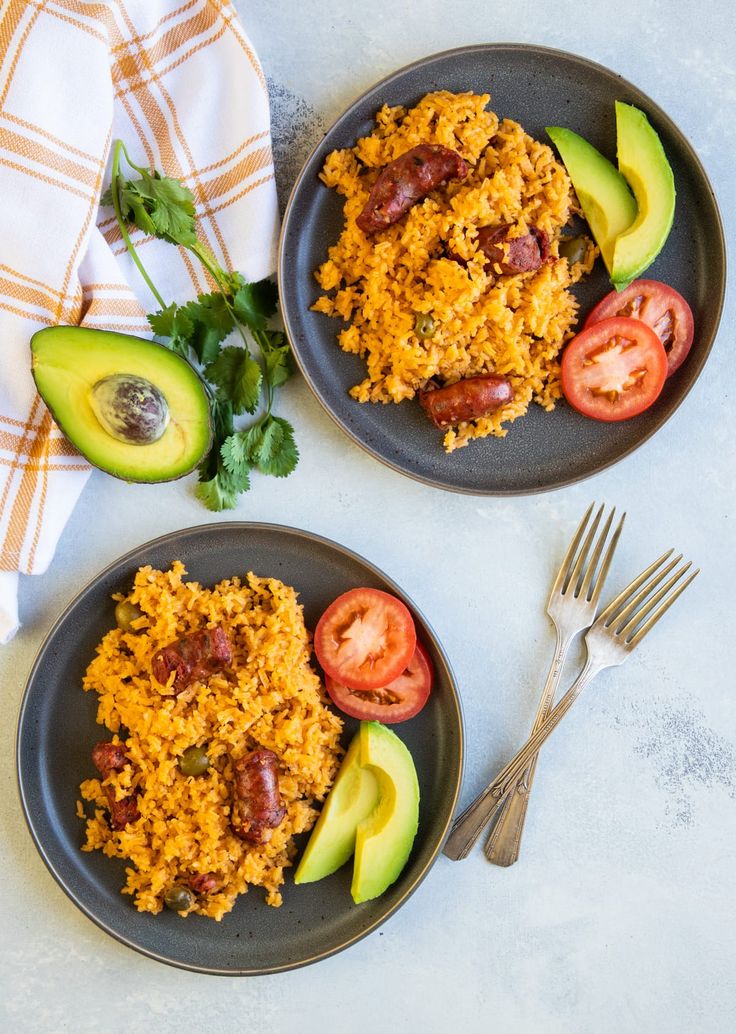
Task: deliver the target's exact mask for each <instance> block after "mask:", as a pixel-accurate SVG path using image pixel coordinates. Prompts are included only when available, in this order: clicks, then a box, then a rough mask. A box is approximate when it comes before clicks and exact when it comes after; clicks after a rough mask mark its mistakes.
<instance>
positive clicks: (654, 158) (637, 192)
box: [611, 101, 675, 291]
mask: <svg viewBox="0 0 736 1034" xmlns="http://www.w3.org/2000/svg"><path fill="white" fill-rule="evenodd" d="M616 152H617V155H618V167H619V171H620V172H622V173H623V175H624V176H625V177H626V179H627V180H628V182H629V184H630V185H631V189H632V190H633V191H634V196H635V197H636V202H637V205H638V209H639V211H638V215H637V217H636V219H635V221H634V222H633V223H632V225H631V226H630V227H629V228H628V229H627V230H626V231H625V232H624V233H621V234H620V235H619V237H618V238H617V239H616V245H615V248H614V251H613V268H612V269H611V280H612V281H613V286H614V287H615V288H616V290H617V291H623V289H624V288H625V287H628V286H629V284H630V283H631V281H632V280H636V278H637V277H638V276H639V275H640V274H641V273H643V272H644V270H645V269H646V268H647V267H648V266H650V265H651V264H652V262H653V261H654V260H655V258H656V257H657V255H658V254H659V253H660V251H661V250H662V248H663V247H664V243H665V241H666V240H667V237H668V236H669V232H670V230H671V229H672V222H673V220H674V217H675V177H674V175H673V172H672V167H671V166H670V163H669V162H668V161H667V156H666V154H665V153H664V148H663V147H662V142H661V141H660V139H659V137H658V136H657V133H656V132H655V130H654V129H653V128H652V126H651V125H650V123H649V120H648V119H647V117H646V115H645V114H644V112H643V111H639V109H638V108H635V107H634V106H633V105H631V104H624V103H623V102H622V101H616Z"/></svg>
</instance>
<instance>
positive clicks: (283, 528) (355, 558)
mask: <svg viewBox="0 0 736 1034" xmlns="http://www.w3.org/2000/svg"><path fill="white" fill-rule="evenodd" d="M222 528H226V529H229V530H233V531H239V532H242V533H244V534H247V533H248V532H253V531H259V532H264V531H265V532H272V533H275V534H277V535H278V534H283V535H288V536H292V537H294V538H297V539H302V540H304V541H305V542H312V543H315V544H319V545H321V546H324V547H327V548H328V549H330V550H332V551H334V552H335V553H337V554H340V555H342V556H344V557H345V558H347V559H348V560H350V561H352V562H354V563H356V564H358V565H360V566H361V567H363V568H365V569H366V570H367V571H368V572H370V573H371V574H372V575H374V576H375V577H376V578H378V579H381V580H382V581H383V582H385V584H386V585H387V586H389V587H390V589H391V591H392V592H394V593H395V594H396V595H397V596H398V597H399V598H400V599H402V600H403V601H404V602H405V603H406V604H407V606H408V607H409V608H410V609H411V610H412V612H413V613H414V614H415V615H416V616H417V618H418V619H419V621H420V622H421V624H422V627H423V632H426V634H427V636H428V638H429V639H430V640H431V643H432V646H433V647H434V649H435V650H436V652H437V654H438V655H439V657H440V658H441V660H442V663H443V665H444V668H445V674H446V676H447V682H448V685H449V688H450V691H451V696H450V703H451V706H450V708H449V710H448V712H447V721H448V722H450V723H452V724H453V726H454V731H455V733H456V736H457V756H456V757H455V758H454V759H450V760H451V761H454V763H455V765H456V771H457V776H456V780H455V786H454V788H453V792H452V797H451V801H450V804H449V806H448V807H447V808H446V814H445V815H444V818H443V821H442V828H441V830H440V831H439V832H438V833H437V834H436V835H435V837H434V841H435V842H434V844H433V847H432V851H431V854H430V855H429V857H428V858H427V860H426V862H425V864H424V865H423V867H422V868H421V870H420V871H419V872H418V873H417V874H416V876H415V878H414V879H413V880H412V882H411V883H410V884H409V885H408V886H407V887H406V889H405V890H404V892H403V894H402V895H401V897H400V898H399V899H398V900H397V901H396V902H395V903H394V904H393V905H392V906H390V907H387V908H386V909H385V910H383V911H381V912H380V913H379V914H378V916H377V917H376V918H375V919H374V920H373V921H371V922H368V923H367V924H366V925H365V927H364V928H362V929H361V930H359V931H358V932H357V933H356V934H355V935H353V936H351V937H349V938H347V939H345V940H344V941H341V942H340V943H336V944H334V945H332V946H331V947H330V948H329V949H327V950H324V951H321V952H319V953H317V954H311V955H310V954H308V953H307V954H305V956H304V957H303V958H301V959H299V960H298V961H296V962H289V963H287V964H284V965H278V966H272V967H269V968H254V969H242V968H237V969H235V968H233V969H228V968H222V969H220V968H214V967H204V966H201V965H198V964H197V963H196V962H195V961H193V962H191V963H186V962H182V961H181V960H180V959H174V958H169V957H167V956H166V955H165V954H163V953H161V952H156V951H154V950H151V949H150V948H148V947H146V946H145V945H143V944H141V943H139V942H138V941H136V940H134V939H132V938H129V937H126V936H125V935H124V934H123V933H121V932H120V931H119V930H118V929H116V927H115V924H114V923H109V922H106V921H105V919H104V918H103V917H102V916H100V915H99V914H98V913H97V912H95V911H94V910H93V909H91V908H90V907H89V906H88V905H87V903H86V902H85V901H84V900H83V899H82V898H80V897H79V896H78V895H76V894H75V893H74V892H73V891H72V890H71V888H70V887H69V886H68V885H67V883H66V881H65V880H64V878H63V876H62V875H61V874H60V873H59V872H58V871H57V868H56V867H55V865H54V861H53V859H52V857H51V853H50V852H49V851H48V850H47V846H46V844H45V842H44V839H43V837H42V836H41V835H40V833H39V831H38V829H37V827H36V824H35V822H34V816H33V813H32V810H31V808H30V807H29V802H28V799H27V794H26V785H25V774H24V763H23V748H24V746H25V745H26V743H27V740H28V737H29V736H30V735H31V733H30V732H29V731H26V728H25V724H24V719H25V716H26V711H27V710H28V707H29V702H30V699H31V695H32V693H33V686H34V679H35V676H36V672H37V671H38V669H39V667H40V665H41V663H42V661H43V659H44V656H45V654H46V652H47V650H48V649H49V647H50V645H51V644H52V642H53V640H54V637H55V636H56V635H57V634H58V633H59V631H60V630H61V629H63V627H64V624H65V622H66V621H67V619H68V617H69V614H70V612H71V611H72V610H73V608H74V606H75V604H76V603H77V602H78V601H79V600H80V599H82V598H83V597H84V596H85V595H86V594H87V593H88V592H90V591H91V590H93V589H94V588H95V587H96V586H97V584H98V583H99V582H100V581H101V580H103V579H104V578H106V577H107V576H108V575H110V574H113V573H114V572H115V571H116V570H117V569H118V568H120V567H124V566H125V565H126V564H129V563H130V562H131V561H132V560H134V559H136V558H140V557H141V555H142V554H144V553H146V552H148V551H149V550H151V549H154V548H156V547H158V546H163V545H170V544H172V543H174V542H176V540H177V539H179V538H184V537H188V536H191V535H200V534H201V535H212V534H215V535H216V534H217V533H218V531H219V530H220V529H222ZM15 756H16V778H17V788H18V793H19V796H20V803H21V807H22V810H23V815H24V818H25V821H26V824H27V826H28V830H29V832H30V835H31V838H32V839H33V842H34V845H35V847H36V849H37V851H38V853H39V855H40V856H41V859H42V861H43V862H44V864H45V865H46V868H47V869H48V870H49V872H50V873H51V875H52V876H53V878H54V880H55V881H56V882H57V884H58V885H59V886H60V887H61V889H62V890H63V891H64V893H65V894H66V895H67V897H69V898H70V900H71V901H72V902H73V903H74V904H75V905H76V906H77V908H79V909H80V911H81V912H83V913H84V915H86V916H87V918H88V919H91V920H92V922H93V923H95V925H96V926H98V927H99V928H100V929H101V930H103V931H104V932H105V933H107V934H109V935H110V936H111V937H113V938H114V939H115V940H116V941H119V942H120V943H121V944H124V945H125V946H126V947H128V948H132V949H133V950H134V951H136V952H138V953H139V954H141V955H145V956H147V957H148V958H151V959H154V960H155V961H157V962H162V963H165V964H167V965H170V966H174V967H175V968H177V969H184V970H187V971H191V972H196V973H207V974H211V975H213V976H230V977H232V976H262V975H265V974H272V973H281V972H287V971H290V970H293V969H299V968H301V967H302V966H307V965H311V964H312V963H315V962H319V961H321V960H322V959H325V958H329V957H330V956H332V955H335V954H337V953H338V952H341V951H343V950H345V949H346V948H349V947H350V946H351V945H353V944H356V943H357V942H358V941H360V940H362V939H363V938H364V937H366V936H368V934H370V933H372V932H373V931H374V930H376V929H378V927H379V926H382V925H383V923H384V922H386V920H387V919H389V918H390V917H391V916H392V915H393V914H394V913H395V912H397V911H398V909H400V908H401V907H402V906H403V905H404V904H405V902H406V901H407V900H408V899H409V897H410V896H411V895H412V894H413V893H414V891H415V890H416V889H417V887H418V886H419V884H420V883H422V881H423V880H424V879H425V877H426V876H427V873H428V872H429V870H430V869H431V867H432V866H433V864H434V862H435V861H436V860H437V856H438V854H439V852H440V848H441V846H442V843H443V842H444V839H445V836H446V834H447V831H448V829H449V827H450V823H451V821H452V817H453V814H454V811H455V806H456V804H457V799H458V796H459V793H460V786H461V782H462V774H463V758H464V719H463V711H462V703H461V700H460V696H459V693H458V690H457V683H456V680H455V675H454V673H453V670H452V667H451V665H450V661H449V659H448V657H447V654H446V653H445V650H444V648H443V647H442V644H441V643H440V640H439V639H438V637H437V634H436V633H435V631H434V629H433V628H432V626H431V625H430V623H429V622H428V621H427V619H426V617H425V616H424V614H423V613H422V611H421V610H420V609H419V607H417V606H416V604H415V603H414V601H413V600H412V599H411V597H410V596H408V595H407V593H406V592H405V591H404V590H403V589H402V588H401V587H400V586H399V585H398V584H397V583H396V582H395V581H394V580H393V579H392V578H390V577H389V576H388V575H387V574H386V573H385V572H384V571H383V570H381V568H379V567H377V566H376V565H375V564H373V563H371V561H369V560H367V559H366V558H365V557H363V556H361V554H359V553H356V552H355V551H354V550H351V549H348V548H347V546H343V545H341V544H340V543H337V542H335V541H333V540H332V539H329V538H326V537H324V536H321V535H317V534H315V533H313V532H310V531H305V530H304V529H301V528H294V527H290V526H288V525H281V524H270V523H266V522H259V521H224V522H221V523H219V524H199V525H194V526H192V527H188V528H181V529H180V530H178V531H174V532H170V533H168V534H165V535H160V536H158V537H157V538H155V539H150V540H149V541H148V542H145V543H143V544H142V545H140V546H137V547H135V548H134V549H131V550H129V551H128V552H126V553H124V554H123V555H122V556H120V557H118V558H117V559H116V560H114V561H112V563H110V564H108V565H107V566H106V567H105V568H104V569H103V570H101V571H100V572H99V573H98V574H97V575H95V577H94V578H92V579H91V580H90V581H89V582H87V584H86V585H85V586H84V587H83V588H82V589H80V590H79V592H78V593H76V594H75V596H74V597H73V598H72V599H71V600H70V601H69V603H68V604H67V606H66V607H65V608H64V610H63V611H62V613H61V614H60V616H59V617H58V618H57V620H56V621H55V622H54V624H53V625H52V627H51V629H50V630H49V632H48V634H47V635H46V637H45V639H44V641H43V643H42V644H41V646H40V647H39V650H38V653H37V654H36V657H35V659H34V662H33V665H32V667H31V670H30V673H29V675H28V679H27V682H26V688H25V691H24V693H23V698H22V700H21V705H20V711H19V715H18V724H17V729H16V745H15ZM84 857H85V856H83V855H82V853H81V852H80V858H79V862H80V865H83V863H84ZM263 907H264V908H265V907H266V906H265V905H264V906H263Z"/></svg>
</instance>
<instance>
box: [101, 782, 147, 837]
mask: <svg viewBox="0 0 736 1034" xmlns="http://www.w3.org/2000/svg"><path fill="white" fill-rule="evenodd" d="M105 793H106V794H107V806H108V808H109V809H110V826H111V827H112V829H114V830H115V831H116V832H120V830H121V829H125V827H126V826H127V825H129V824H130V823H131V822H135V821H136V820H137V819H139V818H140V817H141V813H140V810H139V808H138V798H137V796H136V795H135V794H130V795H129V796H127V797H123V798H122V799H121V800H119V801H117V800H115V788H114V787H112V786H106V787H105Z"/></svg>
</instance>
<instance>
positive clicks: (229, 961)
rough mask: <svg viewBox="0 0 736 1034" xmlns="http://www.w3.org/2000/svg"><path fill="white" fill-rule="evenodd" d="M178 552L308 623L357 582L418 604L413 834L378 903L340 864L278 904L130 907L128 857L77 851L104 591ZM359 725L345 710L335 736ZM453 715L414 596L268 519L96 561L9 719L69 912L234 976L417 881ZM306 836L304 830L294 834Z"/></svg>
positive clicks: (352, 936) (453, 730)
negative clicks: (250, 583) (295, 601)
mask: <svg viewBox="0 0 736 1034" xmlns="http://www.w3.org/2000/svg"><path fill="white" fill-rule="evenodd" d="M175 559H180V560H182V561H183V562H184V564H185V565H186V568H187V571H188V572H189V575H190V577H191V578H193V579H196V580H197V581H200V582H202V583H203V584H205V585H213V584H215V583H216V582H218V581H220V580H221V579H223V578H226V577H231V576H233V575H235V574H245V573H246V572H247V571H249V570H252V571H254V572H256V573H257V574H260V575H273V576H274V577H277V578H280V579H281V580H282V581H284V582H286V583H288V584H290V585H293V586H294V587H295V588H296V589H297V591H298V593H299V597H300V601H301V602H302V603H303V605H304V617H305V620H306V623H307V626H308V627H310V628H314V626H315V624H316V622H317V620H318V618H319V616H320V614H321V613H322V611H323V610H324V609H325V607H326V606H327V605H328V604H329V603H330V602H331V601H332V600H333V599H334V598H335V597H336V596H338V595H339V594H340V593H341V592H345V591H346V590H347V589H350V588H354V587H356V586H359V585H368V586H375V587H377V588H380V589H385V590H386V591H388V592H392V593H395V594H396V595H397V596H399V597H400V598H401V599H403V600H404V602H405V603H406V604H407V605H408V606H409V607H410V609H411V610H412V612H413V613H414V616H415V619H416V623H417V631H418V633H419V635H420V637H421V638H422V640H423V642H424V643H425V644H426V645H427V648H428V649H429V652H430V654H431V656H432V660H433V662H434V666H435V672H436V682H435V687H434V690H433V692H432V695H431V697H430V701H429V703H428V704H427V706H426V707H425V708H424V710H423V711H421V712H420V714H419V715H417V717H416V718H414V719H412V720H411V721H409V722H405V723H403V724H401V725H397V726H396V731H397V733H398V734H399V735H400V736H401V738H402V739H403V740H404V741H405V743H406V744H407V745H408V747H409V749H410V750H411V752H412V754H413V756H414V759H415V762H416V767H417V773H418V776H419V785H420V793H421V804H420V815H419V832H418V835H417V839H416V841H415V843H414V848H413V850H412V853H411V857H410V858H409V861H408V863H407V866H406V868H405V869H404V871H403V873H402V874H401V876H400V877H399V880H398V881H397V882H396V883H395V884H394V885H393V886H392V887H390V888H389V889H388V890H387V891H386V893H385V894H384V895H383V896H382V897H380V898H377V899H376V900H375V901H372V902H366V903H365V904H362V905H359V906H356V905H354V904H353V902H352V899H351V897H350V880H351V875H352V868H351V866H350V865H349V864H348V865H346V866H344V867H343V869H341V870H340V871H339V872H337V873H335V875H334V876H331V877H329V878H328V879H325V880H322V881H321V882H319V883H314V884H310V885H305V886H301V887H296V886H294V884H293V882H292V876H291V873H292V872H293V870H290V871H288V873H287V881H286V885H285V887H284V904H283V905H282V906H281V908H278V909H274V908H269V907H268V906H267V905H266V904H265V902H264V895H263V892H262V891H261V890H259V889H258V888H255V887H254V888H251V890H250V891H249V892H248V893H247V894H245V895H243V896H241V897H240V898H239V899H238V901H237V903H236V905H235V908H234V910H233V911H232V912H231V913H230V914H228V915H226V916H225V917H224V919H223V920H222V922H220V923H216V922H214V920H211V919H206V918H204V917H201V916H189V917H187V918H186V919H182V918H181V917H180V916H178V915H175V914H174V913H173V912H167V911H166V910H164V912H162V913H161V914H160V915H158V916H153V915H150V914H148V913H140V912H137V911H136V910H135V908H134V906H133V904H132V902H131V899H130V898H129V897H128V896H123V895H121V893H120V888H121V886H122V885H123V882H124V877H123V872H124V863H123V862H121V861H118V860H111V859H109V858H106V857H104V856H103V855H102V854H101V852H99V851H95V852H92V853H89V854H87V853H82V852H81V851H80V845H81V843H82V842H83V839H84V838H83V822H82V821H81V820H80V819H78V818H77V817H76V814H75V802H76V800H77V798H78V796H79V783H80V781H81V780H82V779H85V778H89V776H90V775H91V774H93V773H91V772H90V750H91V748H92V746H93V744H94V743H96V742H97V741H98V740H99V738H100V726H98V725H97V724H96V723H95V713H96V695H95V694H93V693H84V692H83V691H82V689H81V681H82V676H83V674H84V671H85V668H86V666H87V664H88V663H89V661H90V659H91V658H92V656H93V654H94V649H95V646H96V645H97V643H98V642H99V640H100V639H101V638H102V635H103V634H104V633H105V632H106V631H107V629H109V628H110V627H111V626H112V625H113V624H114V615H113V610H114V603H113V602H112V600H111V598H110V597H111V594H112V593H114V592H119V591H126V590H127V589H128V588H129V586H130V585H131V582H132V580H133V576H134V574H135V571H136V570H137V569H138V568H139V567H140V566H141V565H142V564H152V565H153V566H154V567H161V568H166V567H168V566H169V565H170V564H171V562H172V561H173V560H175ZM355 728H357V723H355V722H353V721H352V719H347V721H346V728H345V741H346V742H348V741H349V739H350V737H351V735H352V732H353V731H354V730H355ZM462 741H463V733H462V715H461V710H460V702H459V699H458V695H457V691H456V689H455V685H454V682H453V676H452V672H451V670H450V666H449V664H448V662H447V658H446V657H445V655H444V653H443V651H442V647H441V646H440V644H439V643H438V641H437V639H436V637H435V635H434V633H433V632H432V629H431V628H430V627H429V626H428V625H427V623H426V621H424V619H423V618H422V615H421V613H420V612H419V611H418V610H417V608H416V607H415V606H414V604H413V603H412V601H411V600H409V599H408V598H407V596H406V595H405V594H404V593H403V592H402V591H401V589H400V588H399V587H398V586H397V585H396V584H395V583H394V582H392V581H391V580H390V579H389V578H387V577H386V575H384V574H382V573H381V571H379V570H378V568H376V567H374V566H373V565H372V564H369V563H368V562H367V561H366V560H363V559H362V558H361V557H359V556H357V555H356V554H355V553H351V552H350V551H349V550H347V549H344V548H343V547H342V546H338V545H336V544H335V543H333V542H329V541H328V540H326V539H323V538H319V537H318V536H316V535H310V534H308V533H307V532H303V531H296V530H294V529H292V528H283V527H279V526H276V525H268V524H213V525H203V526H201V527H197V528H189V529H187V530H184V531H179V532H176V533H174V534H172V535H167V536H164V537H163V538H160V539H156V540H155V541H153V542H149V543H147V544H146V545H144V546H141V547H140V548H139V549H136V550H134V551H133V552H132V553H128V554H127V555H126V556H124V557H122V558H121V559H120V560H118V561H116V562H115V563H114V564H112V565H111V566H110V567H108V568H107V569H106V570H105V571H103V572H102V573H101V574H100V575H99V576H98V577H97V578H95V580H94V581H93V582H91V583H90V584H89V585H88V586H87V587H86V588H85V589H83V590H82V592H81V593H80V594H79V595H78V596H77V597H76V599H75V600H73V602H72V603H71V604H70V605H69V606H68V607H67V609H66V610H65V611H64V613H63V614H62V616H61V617H60V618H59V620H58V621H57V622H56V624H55V625H54V627H53V628H52V630H51V632H50V633H49V635H48V637H47V639H46V641H45V643H44V644H43V646H42V647H41V651H40V653H39V656H38V658H37V660H36V663H35V664H34V666H33V670H32V671H31V674H30V677H29V680H28V686H27V688H26V693H25V696H24V699H23V703H22V706H21V712H20V720H19V725H18V740H17V764H18V780H19V786H20V794H21V801H22V804H23V809H24V811H25V816H26V820H27V822H28V826H29V828H30V831H31V834H32V836H33V839H34V840H35V842H36V846H37V848H38V850H39V852H40V854H41V856H42V858H43V860H44V862H45V863H46V865H47V866H48V868H49V869H50V871H51V873H52V875H53V876H54V878H55V879H56V881H57V882H58V883H59V884H60V885H61V887H62V888H63V889H64V890H65V891H66V893H67V894H68V895H69V897H70V898H71V899H72V901H74V903H75V904H76V905H78V906H79V908H80V909H81V910H82V911H83V912H84V913H86V915H88V916H89V918H90V919H92V920H94V922H95V923H97V925H98V926H100V927H102V929H103V930H106V931H107V933H109V934H111V935H112V936H113V937H116V938H117V939H118V940H119V941H122V943H123V944H127V945H128V946H129V947H131V948H135V949H136V950H137V951H140V952H142V953H143V954H144V955H149V956H150V957H151V958H154V959H158V960H159V961H161V962H168V963H171V964H172V965H175V966H180V967H182V968H184V969H192V970H197V971H199V972H203V973H215V974H225V975H231V976H237V975H251V974H257V973H273V972H278V971H280V970H285V969H293V968H295V967H297V966H302V965H305V964H307V963H309V962H316V961H317V960H318V959H322V958H325V957H326V956H327V955H331V954H333V953H334V952H337V951H340V950H341V949H343V948H346V947H348V946H349V945H350V944H353V943H354V942H355V941H357V940H359V939H360V938H361V937H364V936H365V935H366V934H368V933H370V932H371V931H372V930H375V928H376V927H377V926H378V925H380V924H381V923H382V922H383V921H384V920H385V919H386V918H388V916H390V915H391V914H392V913H393V912H395V911H396V909H397V908H399V907H400V906H401V905H402V904H403V903H404V902H405V901H406V899H407V898H408V896H409V895H410V894H411V893H412V891H413V890H414V889H415V888H416V887H417V885H418V884H419V883H420V881H421V880H422V878H423V877H424V876H425V875H426V873H427V871H428V869H429V868H430V866H431V865H432V862H433V861H434V859H435V857H436V855H437V853H438V851H439V848H440V845H441V843H442V841H443V839H444V836H445V833H446V832H447V828H448V825H449V823H450V819H451V817H452V813H453V809H454V807H455V801H456V799H457V794H458V790H459V785H460V777H461V769H462ZM301 839H302V840H304V839H306V838H301Z"/></svg>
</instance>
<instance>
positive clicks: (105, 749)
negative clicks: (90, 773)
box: [92, 742, 141, 832]
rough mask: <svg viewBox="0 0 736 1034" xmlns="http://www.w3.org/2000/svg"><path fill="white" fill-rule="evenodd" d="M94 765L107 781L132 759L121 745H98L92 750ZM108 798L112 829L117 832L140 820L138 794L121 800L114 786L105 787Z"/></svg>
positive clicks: (107, 743) (106, 743)
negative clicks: (116, 794) (118, 798)
mask: <svg viewBox="0 0 736 1034" xmlns="http://www.w3.org/2000/svg"><path fill="white" fill-rule="evenodd" d="M92 763H93V765H94V766H95V768H96V769H97V771H98V772H99V773H100V775H101V776H102V778H103V779H107V778H108V776H110V775H111V774H112V773H113V772H122V770H123V769H124V768H125V767H126V765H129V764H130V759H129V758H128V755H127V754H126V753H125V748H124V747H123V745H122V744H120V743H109V742H103V743H97V744H95V746H94V747H93V748H92ZM103 789H104V791H105V796H106V797H107V807H108V809H109V811H110V827H111V828H112V829H114V830H116V831H117V832H119V831H120V830H121V829H125V827H126V826H127V825H128V823H130V822H135V821H136V819H139V818H140V814H141V813H140V811H139V810H138V798H137V794H135V793H133V794H129V795H128V796H127V797H123V798H122V799H121V800H117V798H116V796H115V787H114V786H105V787H103Z"/></svg>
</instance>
